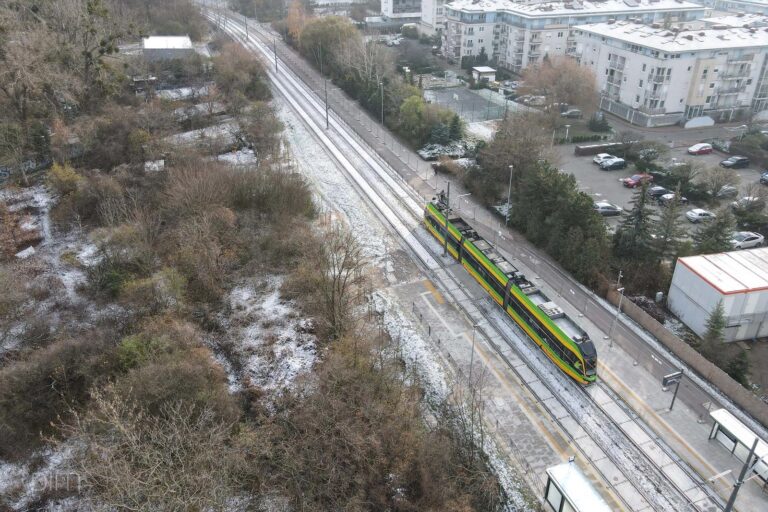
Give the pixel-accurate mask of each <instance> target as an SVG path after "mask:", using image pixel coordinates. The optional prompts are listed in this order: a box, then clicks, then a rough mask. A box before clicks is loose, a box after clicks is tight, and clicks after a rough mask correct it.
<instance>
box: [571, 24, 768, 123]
mask: <svg viewBox="0 0 768 512" xmlns="http://www.w3.org/2000/svg"><path fill="white" fill-rule="evenodd" d="M575 28H576V30H575V31H576V48H575V51H574V54H573V55H574V56H575V57H576V58H577V59H578V60H579V62H580V63H581V64H582V65H583V66H587V67H589V68H591V69H592V70H593V71H594V73H595V77H596V78H597V85H598V89H599V90H600V92H601V94H602V97H601V101H600V108H602V109H603V110H607V111H608V112H611V113H613V114H615V115H617V116H619V117H621V118H623V119H625V120H627V121H629V122H630V123H632V124H636V125H640V126H666V125H672V124H676V123H678V122H681V121H684V120H689V119H693V118H695V117H703V116H708V117H710V118H712V119H714V120H715V121H722V122H728V121H737V120H739V119H746V118H747V117H749V116H750V115H751V114H753V113H754V114H756V113H758V112H761V111H763V110H766V109H768V66H766V59H767V58H768V31H766V29H765V28H743V27H740V28H732V27H727V26H725V25H717V28H714V27H713V28H702V29H692V30H684V29H680V28H674V29H667V28H664V27H663V26H662V25H660V24H653V25H646V24H640V23H635V22H631V21H615V22H606V23H595V24H592V25H580V26H578V27H575Z"/></svg>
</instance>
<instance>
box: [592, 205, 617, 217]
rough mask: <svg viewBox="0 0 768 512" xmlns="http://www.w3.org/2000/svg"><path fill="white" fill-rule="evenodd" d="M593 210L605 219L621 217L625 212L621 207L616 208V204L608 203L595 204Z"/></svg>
mask: <svg viewBox="0 0 768 512" xmlns="http://www.w3.org/2000/svg"><path fill="white" fill-rule="evenodd" d="M592 208H593V209H594V210H595V211H596V212H597V213H599V214H600V215H602V216H604V217H610V216H611V215H621V212H623V211H624V210H623V209H622V208H621V207H620V206H616V205H615V204H611V203H609V202H607V201H598V202H595V204H594V206H593V207H592Z"/></svg>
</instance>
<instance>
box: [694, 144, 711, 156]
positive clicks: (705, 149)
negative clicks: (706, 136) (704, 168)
mask: <svg viewBox="0 0 768 512" xmlns="http://www.w3.org/2000/svg"><path fill="white" fill-rule="evenodd" d="M711 152H712V144H707V143H706V142H701V143H699V144H694V145H693V146H691V147H689V148H688V154H689V155H708V154H710V153H711Z"/></svg>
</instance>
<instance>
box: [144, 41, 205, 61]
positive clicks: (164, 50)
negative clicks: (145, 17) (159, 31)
mask: <svg viewBox="0 0 768 512" xmlns="http://www.w3.org/2000/svg"><path fill="white" fill-rule="evenodd" d="M141 51H142V53H143V55H144V58H145V59H146V60H150V61H154V60H173V59H186V58H187V57H190V56H192V54H194V53H195V49H194V48H193V47H192V41H191V40H190V39H189V36H149V37H145V38H144V39H142V40H141Z"/></svg>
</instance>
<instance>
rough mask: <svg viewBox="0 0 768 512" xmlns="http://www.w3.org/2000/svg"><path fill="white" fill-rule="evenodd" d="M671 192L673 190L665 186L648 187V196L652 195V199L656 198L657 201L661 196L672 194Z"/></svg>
mask: <svg viewBox="0 0 768 512" xmlns="http://www.w3.org/2000/svg"><path fill="white" fill-rule="evenodd" d="M671 193H672V191H671V190H668V189H666V188H664V187H658V186H656V187H650V188H649V189H648V197H650V198H651V199H656V200H657V201H658V200H659V198H660V197H661V196H664V195H667V194H671Z"/></svg>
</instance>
